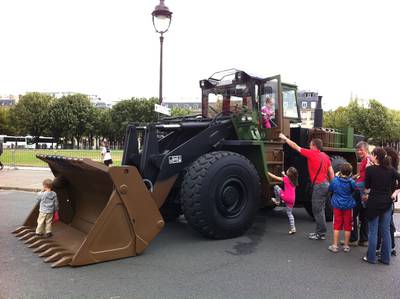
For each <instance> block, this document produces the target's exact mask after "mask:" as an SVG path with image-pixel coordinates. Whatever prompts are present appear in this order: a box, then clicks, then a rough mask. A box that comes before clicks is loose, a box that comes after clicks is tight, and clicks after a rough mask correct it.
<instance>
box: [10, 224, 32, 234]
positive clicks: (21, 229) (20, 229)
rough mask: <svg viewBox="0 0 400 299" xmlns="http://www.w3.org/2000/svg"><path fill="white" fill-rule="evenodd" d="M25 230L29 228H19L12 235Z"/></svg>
mask: <svg viewBox="0 0 400 299" xmlns="http://www.w3.org/2000/svg"><path fill="white" fill-rule="evenodd" d="M27 228H29V227H28V226H20V227H18V228H17V229H16V230H15V231H13V232H12V234H18V233H19V232H21V231H23V230H25V229H27Z"/></svg>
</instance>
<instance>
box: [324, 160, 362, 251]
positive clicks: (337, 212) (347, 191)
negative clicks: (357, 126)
mask: <svg viewBox="0 0 400 299" xmlns="http://www.w3.org/2000/svg"><path fill="white" fill-rule="evenodd" d="M352 171H353V167H352V166H351V165H350V164H349V163H344V164H342V165H341V166H340V172H339V174H338V176H336V177H335V178H334V179H333V180H332V182H331V183H330V185H329V191H330V192H333V195H332V198H331V203H332V207H333V243H332V245H330V246H329V247H328V249H329V250H330V251H332V252H334V253H336V252H339V246H338V242H339V235H340V231H342V230H344V246H343V251H344V252H349V251H350V246H349V241H350V234H351V231H352V229H353V225H352V224H353V208H354V207H355V206H356V201H355V199H354V198H353V193H354V191H356V189H357V186H356V183H355V181H354V180H353V179H352V178H351V174H352Z"/></svg>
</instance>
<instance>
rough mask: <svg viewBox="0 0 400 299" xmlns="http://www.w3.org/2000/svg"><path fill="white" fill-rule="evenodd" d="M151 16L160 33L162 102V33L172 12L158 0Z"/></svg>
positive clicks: (168, 24) (160, 91)
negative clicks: (158, 2)
mask: <svg viewBox="0 0 400 299" xmlns="http://www.w3.org/2000/svg"><path fill="white" fill-rule="evenodd" d="M151 14H152V16H153V26H154V29H155V30H156V32H157V33H160V90H159V101H160V105H161V103H162V100H163V97H162V70H163V43H164V35H163V34H164V33H165V32H167V31H168V29H169V26H170V25H171V17H172V12H171V11H170V10H169V9H168V7H167V6H165V4H164V0H160V4H158V5H157V6H156V8H155V9H154V11H153V12H152V13H151Z"/></svg>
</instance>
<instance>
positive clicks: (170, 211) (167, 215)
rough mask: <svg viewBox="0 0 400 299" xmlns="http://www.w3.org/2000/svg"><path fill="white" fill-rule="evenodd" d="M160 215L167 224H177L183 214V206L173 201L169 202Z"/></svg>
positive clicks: (165, 204) (161, 209) (163, 206)
mask: <svg viewBox="0 0 400 299" xmlns="http://www.w3.org/2000/svg"><path fill="white" fill-rule="evenodd" d="M160 214H161V216H162V217H163V218H164V221H165V222H175V221H176V220H177V219H178V218H179V216H180V215H181V214H182V208H181V205H180V204H178V203H176V202H174V201H172V200H168V201H166V202H165V203H164V204H163V205H162V207H161V208H160Z"/></svg>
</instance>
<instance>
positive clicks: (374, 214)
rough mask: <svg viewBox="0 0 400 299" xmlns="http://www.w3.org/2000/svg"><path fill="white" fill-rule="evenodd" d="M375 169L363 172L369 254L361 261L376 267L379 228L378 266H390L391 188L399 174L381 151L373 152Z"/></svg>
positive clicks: (399, 177) (373, 167)
mask: <svg viewBox="0 0 400 299" xmlns="http://www.w3.org/2000/svg"><path fill="white" fill-rule="evenodd" d="M372 157H373V158H374V160H375V165H372V166H370V167H368V168H367V169H366V173H365V188H366V193H367V194H368V193H369V195H368V196H367V197H365V198H364V200H367V210H366V217H367V219H368V227H369V234H368V241H369V243H368V252H367V256H366V257H364V258H363V260H364V261H366V262H369V263H372V264H375V263H376V246H377V239H378V226H379V228H380V230H381V232H382V250H381V257H380V259H379V260H378V261H379V262H381V263H383V264H386V265H389V264H390V247H391V246H390V243H391V240H390V220H391V216H392V210H393V205H392V198H391V195H392V193H393V188H394V186H395V184H396V182H397V181H400V175H399V173H398V172H397V171H396V170H395V169H394V168H393V167H392V165H391V158H390V156H388V155H387V153H386V151H385V150H384V149H383V148H375V149H374V150H373V151H372Z"/></svg>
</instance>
